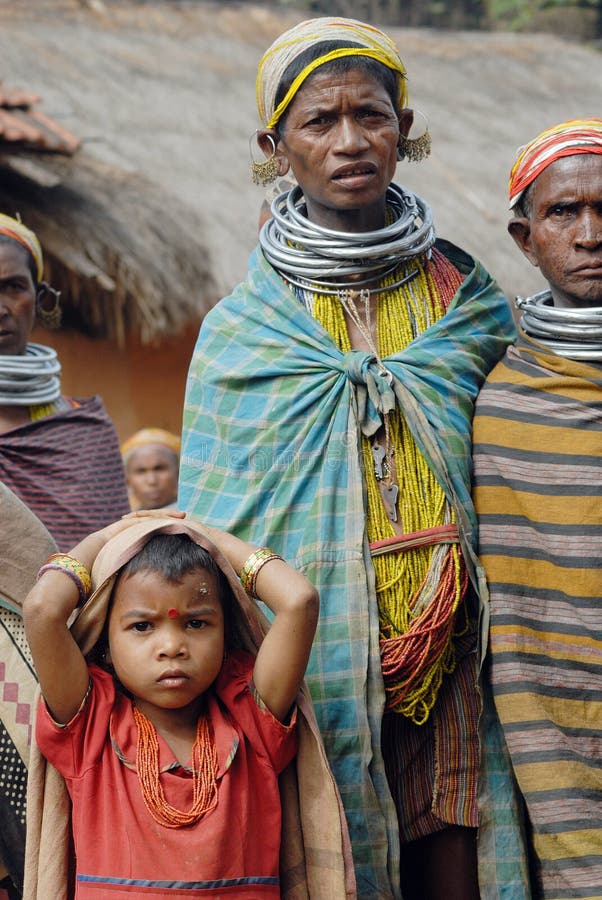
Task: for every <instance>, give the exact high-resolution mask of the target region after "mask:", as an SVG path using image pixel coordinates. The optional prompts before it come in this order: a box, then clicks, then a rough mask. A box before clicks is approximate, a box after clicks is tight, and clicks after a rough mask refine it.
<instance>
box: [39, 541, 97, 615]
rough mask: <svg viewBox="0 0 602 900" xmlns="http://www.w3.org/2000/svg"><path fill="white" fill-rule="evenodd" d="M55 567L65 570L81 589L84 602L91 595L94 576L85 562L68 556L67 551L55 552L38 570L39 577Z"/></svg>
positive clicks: (81, 598) (81, 597)
mask: <svg viewBox="0 0 602 900" xmlns="http://www.w3.org/2000/svg"><path fill="white" fill-rule="evenodd" d="M52 569H55V570H56V571H58V572H64V573H65V575H68V576H69V578H70V579H71V580H72V581H74V582H75V584H76V585H77V589H78V591H79V598H80V601H81V602H82V603H83V602H84V600H87V599H88V597H89V596H90V592H91V590H92V578H91V577H90V573H89V572H88V570H87V569H86V567H85V566H84V564H83V563H81V562H80V561H79V559H75V557H74V556H68V555H67V554H66V553H53V554H52V556H49V557H48V559H47V560H46V562H45V563H44V565H43V566H42V568H41V569H40V570H39V572H38V578H39V577H40V576H41V575H43V574H44V572H49V571H50V570H52Z"/></svg>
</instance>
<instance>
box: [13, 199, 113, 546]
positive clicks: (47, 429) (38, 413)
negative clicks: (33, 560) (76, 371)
mask: <svg viewBox="0 0 602 900" xmlns="http://www.w3.org/2000/svg"><path fill="white" fill-rule="evenodd" d="M43 271H44V261H43V257H42V248H41V247H40V243H39V241H38V239H37V237H36V235H35V234H34V232H33V231H31V230H30V229H29V228H27V227H26V226H25V225H24V224H23V223H22V222H20V221H19V220H17V219H13V218H11V217H10V216H7V215H4V214H2V213H0V435H1V440H0V481H3V482H4V483H5V484H6V485H7V486H8V487H9V488H10V489H11V490H12V491H14V492H15V494H17V496H18V497H19V498H20V499H21V500H22V501H23V502H24V503H25V504H26V505H27V506H29V508H30V509H31V510H32V511H33V512H34V513H35V514H36V515H37V516H38V517H39V518H40V519H41V520H42V522H43V523H44V525H46V527H47V528H48V530H49V531H50V533H51V534H52V536H53V538H54V539H55V541H56V542H57V544H58V545H59V548H61V549H66V548H68V547H70V546H72V545H73V543H74V542H75V541H77V540H78V539H79V538H80V537H82V536H83V535H85V534H87V533H88V532H89V531H91V530H92V529H94V528H101V527H102V526H103V525H107V524H109V523H110V522H112V521H114V519H115V518H116V517H117V516H119V515H122V514H124V513H126V512H128V510H129V503H128V499H127V491H126V487H125V480H124V476H123V467H122V464H121V456H120V453H119V444H118V441H117V435H116V433H115V428H114V426H113V423H112V422H111V420H110V419H109V416H108V415H107V412H106V410H105V408H104V405H103V403H102V400H101V399H100V397H90V398H86V399H82V398H77V399H76V398H73V397H66V396H64V394H63V393H62V392H61V382H60V372H61V366H60V363H59V361H58V359H57V355H56V352H55V351H54V350H53V349H52V348H51V347H47V346H45V345H43V344H38V343H35V342H33V341H31V340H30V337H31V331H32V329H33V326H34V323H35V320H36V317H38V318H39V319H40V320H41V323H42V324H44V325H47V326H48V327H56V326H57V324H58V323H59V321H60V309H59V305H58V295H57V293H56V291H53V290H52V288H50V287H49V286H48V285H47V284H46V282H44V281H43V280H42V279H43Z"/></svg>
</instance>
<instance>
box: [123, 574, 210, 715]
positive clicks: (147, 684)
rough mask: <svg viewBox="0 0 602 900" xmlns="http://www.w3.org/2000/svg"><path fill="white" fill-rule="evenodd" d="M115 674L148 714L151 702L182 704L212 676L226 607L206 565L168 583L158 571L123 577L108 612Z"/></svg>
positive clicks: (174, 707)
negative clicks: (179, 580)
mask: <svg viewBox="0 0 602 900" xmlns="http://www.w3.org/2000/svg"><path fill="white" fill-rule="evenodd" d="M108 636H109V654H108V657H107V658H108V660H109V661H110V662H111V663H112V665H113V668H114V670H115V675H116V676H117V678H118V679H119V681H120V682H121V684H122V685H123V686H124V688H126V689H127V690H128V691H129V692H130V693H131V694H132V695H133V696H134V697H135V699H136V705H137V706H138V707H139V709H140V710H141V711H142V712H144V713H145V714H146V715H147V717H148V718H150V719H151V721H152V712H153V708H154V709H162V710H165V709H171V710H182V709H183V708H185V707H188V706H190V705H191V704H194V703H195V701H197V700H198V698H199V697H200V695H201V694H203V693H204V692H205V691H206V690H207V688H209V687H210V686H211V684H213V682H214V681H215V679H216V677H217V675H218V673H219V671H220V669H221V667H222V662H223V658H224V614H223V610H222V606H221V603H220V600H219V594H218V588H217V579H216V577H215V575H214V574H213V573H212V572H208V571H207V570H205V569H199V570H197V571H195V572H190V573H188V574H187V575H185V576H184V577H183V578H182V581H181V582H180V583H178V584H171V583H170V582H168V581H166V580H165V578H163V576H161V575H159V574H158V573H156V572H136V573H135V574H133V575H130V576H129V577H125V578H121V579H120V580H119V581H118V583H117V586H116V588H115V591H114V593H113V604H112V608H111V612H110V615H109V635H108Z"/></svg>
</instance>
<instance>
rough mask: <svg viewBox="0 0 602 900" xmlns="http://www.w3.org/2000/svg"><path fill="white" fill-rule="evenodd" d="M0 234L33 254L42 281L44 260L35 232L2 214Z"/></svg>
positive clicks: (39, 279) (39, 278)
mask: <svg viewBox="0 0 602 900" xmlns="http://www.w3.org/2000/svg"><path fill="white" fill-rule="evenodd" d="M0 234H6V235H8V237H11V238H12V239H13V240H14V241H17V242H18V243H19V244H21V246H22V247H25V249H26V250H27V251H28V252H29V253H31V255H32V256H33V259H34V262H35V264H36V273H37V276H38V281H41V280H42V276H43V274H44V258H43V256H42V248H41V246H40V242H39V240H38V239H37V237H36V235H35V234H34V233H33V231H30V229H29V228H26V227H25V225H24V224H23V223H22V222H19V220H18V219H13V218H12V217H11V216H7V215H5V214H4V213H0Z"/></svg>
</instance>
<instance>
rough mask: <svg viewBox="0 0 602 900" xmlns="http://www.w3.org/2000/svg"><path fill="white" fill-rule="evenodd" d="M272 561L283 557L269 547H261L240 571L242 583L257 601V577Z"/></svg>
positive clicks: (252, 554)
mask: <svg viewBox="0 0 602 900" xmlns="http://www.w3.org/2000/svg"><path fill="white" fill-rule="evenodd" d="M271 559H282V556H280V554H279V553H274V551H273V550H270V549H269V547H259V548H258V549H257V550H254V551H253V553H251V555H250V556H249V558H248V559H247V560H246V562H245V564H244V565H243V567H242V569H241V570H240V583H241V584H242V586H243V588H244V589H245V591H246V592H247V594H249V596H250V597H255V598H256V599H257V594H256V593H255V582H256V581H257V576H258V575H259V572H260V570H261V569H263V567H264V566H265V564H266V563H267V562H269V561H270V560H271Z"/></svg>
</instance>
